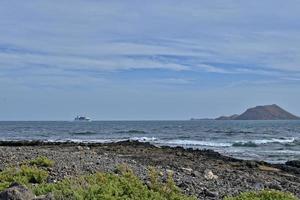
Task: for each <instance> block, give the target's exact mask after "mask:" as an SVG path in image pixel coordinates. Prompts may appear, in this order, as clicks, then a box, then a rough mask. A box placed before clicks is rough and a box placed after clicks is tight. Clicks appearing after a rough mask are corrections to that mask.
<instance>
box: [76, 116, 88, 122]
mask: <svg viewBox="0 0 300 200" xmlns="http://www.w3.org/2000/svg"><path fill="white" fill-rule="evenodd" d="M74 121H75V122H90V121H91V119H90V118H88V117H84V116H77V117H75V119H74Z"/></svg>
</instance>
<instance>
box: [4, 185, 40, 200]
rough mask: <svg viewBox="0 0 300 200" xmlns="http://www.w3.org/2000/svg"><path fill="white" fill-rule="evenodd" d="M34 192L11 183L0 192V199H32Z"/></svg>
mask: <svg viewBox="0 0 300 200" xmlns="http://www.w3.org/2000/svg"><path fill="white" fill-rule="evenodd" d="M34 198H35V196H34V194H33V193H32V192H31V191H30V190H28V189H27V188H26V187H24V186H22V185H20V184H18V183H13V184H11V185H10V186H9V188H7V189H6V190H4V191H2V192H1V193H0V199H1V200H31V199H34Z"/></svg>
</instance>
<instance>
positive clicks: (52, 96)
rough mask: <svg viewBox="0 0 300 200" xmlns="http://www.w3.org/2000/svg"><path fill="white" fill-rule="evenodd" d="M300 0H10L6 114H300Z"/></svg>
mask: <svg viewBox="0 0 300 200" xmlns="http://www.w3.org/2000/svg"><path fill="white" fill-rule="evenodd" d="M299 10H300V1H299V0H286V1H282V0H253V1H237V0H202V1H199V0H195V1H192V0H188V1H183V0H152V1H140V0H136V1H135V0H128V1H123V0H119V1H118V0H114V1H111V0H107V1H106V0H43V1H36V0H26V1H20V0H2V1H1V2H0V120H69V119H72V118H73V117H74V116H75V115H77V114H84V115H88V116H90V117H92V118H93V119H99V120H117V119H125V120H132V119H143V120H146V119H188V118H190V117H215V116H218V115H222V114H234V113H240V112H242V111H243V110H244V109H246V108H247V107H251V106H255V105H264V104H273V103H276V104H279V105H281V106H282V107H283V108H286V109H288V110H290V111H292V112H294V113H295V114H298V115H300V104H299V102H300V20H299V19H300V13H299Z"/></svg>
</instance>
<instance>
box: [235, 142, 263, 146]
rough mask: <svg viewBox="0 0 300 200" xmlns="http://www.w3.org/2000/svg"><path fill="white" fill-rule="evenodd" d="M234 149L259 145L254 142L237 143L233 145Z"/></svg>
mask: <svg viewBox="0 0 300 200" xmlns="http://www.w3.org/2000/svg"><path fill="white" fill-rule="evenodd" d="M232 146H233V147H257V146H258V145H257V144H255V143H254V142H251V141H249V142H245V143H244V142H235V143H233V144H232Z"/></svg>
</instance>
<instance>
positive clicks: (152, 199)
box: [33, 165, 194, 200]
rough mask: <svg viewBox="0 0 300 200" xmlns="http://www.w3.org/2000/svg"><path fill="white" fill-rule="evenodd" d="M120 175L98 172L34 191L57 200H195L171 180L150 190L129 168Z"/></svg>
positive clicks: (124, 167)
mask: <svg viewBox="0 0 300 200" xmlns="http://www.w3.org/2000/svg"><path fill="white" fill-rule="evenodd" d="M118 172H119V174H110V173H96V174H93V175H87V176H81V177H76V178H68V179H64V180H62V181H60V182H57V183H52V184H46V183H44V184H39V185H37V186H35V187H33V191H34V193H35V194H36V195H42V194H47V193H49V192H51V193H52V194H53V195H54V196H55V199H58V200H60V199H75V200H84V199H103V200H121V199H122V200H123V199H124V200H140V199H143V200H194V198H192V197H188V196H185V195H183V194H182V193H181V192H180V191H179V189H178V188H177V187H176V186H175V185H174V182H172V181H171V180H169V181H167V183H165V184H163V183H159V184H160V186H162V188H148V187H147V186H146V185H145V184H144V183H143V182H142V181H141V180H140V179H139V178H138V177H137V176H135V175H134V174H133V172H132V170H131V169H130V168H128V167H127V166H126V165H122V166H119V167H118ZM175 187H176V189H175Z"/></svg>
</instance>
